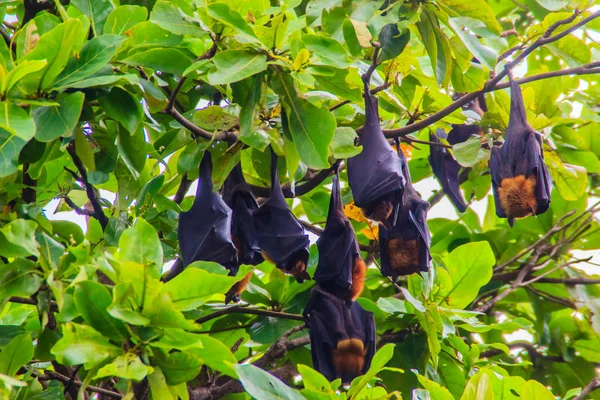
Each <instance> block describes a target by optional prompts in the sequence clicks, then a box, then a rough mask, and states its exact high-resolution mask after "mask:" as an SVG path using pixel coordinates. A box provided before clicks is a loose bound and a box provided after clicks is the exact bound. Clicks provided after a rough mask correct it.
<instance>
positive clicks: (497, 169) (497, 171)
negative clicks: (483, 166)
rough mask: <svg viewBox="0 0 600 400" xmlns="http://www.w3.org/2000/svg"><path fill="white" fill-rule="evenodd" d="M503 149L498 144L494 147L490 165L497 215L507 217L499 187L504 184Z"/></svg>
mask: <svg viewBox="0 0 600 400" xmlns="http://www.w3.org/2000/svg"><path fill="white" fill-rule="evenodd" d="M501 165H502V149H501V148H500V147H498V146H494V147H492V153H491V155H490V161H489V167H490V174H491V175H492V190H493V193H494V204H495V205H496V215H497V216H498V218H506V211H505V210H504V207H502V203H501V202H500V195H499V193H498V189H499V188H500V185H501V184H502V179H503V178H502V167H501Z"/></svg>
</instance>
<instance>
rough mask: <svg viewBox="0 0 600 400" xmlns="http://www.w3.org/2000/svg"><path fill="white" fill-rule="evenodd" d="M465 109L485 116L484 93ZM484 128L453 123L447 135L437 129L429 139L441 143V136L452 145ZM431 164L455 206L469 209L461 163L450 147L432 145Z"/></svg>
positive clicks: (460, 209)
mask: <svg viewBox="0 0 600 400" xmlns="http://www.w3.org/2000/svg"><path fill="white" fill-rule="evenodd" d="M463 109H465V110H472V111H475V112H476V113H477V114H479V115H480V116H483V114H484V112H485V111H487V106H486V104H485V98H484V96H483V95H481V96H479V97H477V98H476V99H475V100H473V101H472V102H470V103H467V104H466V105H465V106H464V107H463ZM481 134H482V129H481V127H479V126H477V125H466V124H462V125H452V130H451V131H450V132H449V133H448V134H447V135H446V133H445V132H444V131H443V130H442V129H438V130H437V135H434V134H432V133H431V134H429V140H430V141H431V142H434V143H440V140H439V138H443V139H446V140H447V141H448V143H449V144H450V145H455V144H457V143H462V142H466V141H467V140H468V139H469V138H470V137H471V136H473V135H481ZM429 164H430V165H431V170H432V171H433V174H434V175H435V177H436V178H437V180H438V181H439V182H440V185H441V186H442V190H443V191H444V193H445V194H446V196H448V198H449V199H450V201H451V202H452V204H454V207H456V209H457V210H458V211H459V212H461V213H462V212H465V211H466V210H467V203H466V202H465V199H464V197H463V195H462V193H461V191H460V181H459V172H460V169H461V165H460V164H459V163H458V162H457V161H456V160H455V159H454V157H452V154H450V152H449V151H448V149H446V148H444V147H441V146H431V147H430V153H429Z"/></svg>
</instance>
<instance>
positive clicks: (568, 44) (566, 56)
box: [548, 35, 592, 67]
mask: <svg viewBox="0 0 600 400" xmlns="http://www.w3.org/2000/svg"><path fill="white" fill-rule="evenodd" d="M548 48H549V49H550V50H551V51H552V52H553V53H554V54H556V55H557V56H559V57H560V58H562V59H563V60H565V61H566V63H567V65H569V66H570V67H578V66H580V65H582V64H587V63H589V62H590V61H591V58H592V52H591V50H590V48H589V46H588V45H587V44H586V43H585V42H584V41H583V40H581V39H579V38H577V37H575V36H573V35H568V36H565V37H564V38H562V39H560V40H559V41H557V42H553V43H549V44H548Z"/></svg>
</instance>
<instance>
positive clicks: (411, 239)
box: [379, 147, 431, 279]
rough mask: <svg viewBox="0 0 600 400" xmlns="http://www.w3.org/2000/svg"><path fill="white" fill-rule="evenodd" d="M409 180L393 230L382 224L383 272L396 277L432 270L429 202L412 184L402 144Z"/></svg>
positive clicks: (380, 233)
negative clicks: (428, 220)
mask: <svg viewBox="0 0 600 400" xmlns="http://www.w3.org/2000/svg"><path fill="white" fill-rule="evenodd" d="M398 155H399V156H400V157H401V158H402V163H403V165H404V168H403V169H404V171H405V176H407V177H408V183H407V185H406V187H405V188H404V192H403V194H402V200H401V201H399V202H397V203H396V205H395V209H394V216H393V219H392V227H391V229H387V228H386V227H385V226H383V225H379V252H380V256H381V273H382V274H383V275H385V276H391V277H393V279H396V277H398V276H403V275H410V274H413V273H415V272H419V273H420V272H427V271H429V263H430V261H431V254H430V252H429V245H430V240H431V237H430V236H431V235H430V233H429V228H428V227H427V210H428V209H429V203H428V202H426V201H425V200H422V199H421V197H420V196H419V195H418V193H417V192H416V191H415V190H414V188H413V186H412V184H411V183H410V173H409V171H408V164H407V162H406V157H404V155H403V153H402V150H400V147H398Z"/></svg>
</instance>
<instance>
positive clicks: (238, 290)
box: [225, 271, 252, 304]
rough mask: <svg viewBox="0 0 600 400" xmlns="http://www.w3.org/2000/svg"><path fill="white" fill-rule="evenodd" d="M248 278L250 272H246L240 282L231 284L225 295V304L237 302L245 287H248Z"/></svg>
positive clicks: (250, 276)
mask: <svg viewBox="0 0 600 400" xmlns="http://www.w3.org/2000/svg"><path fill="white" fill-rule="evenodd" d="M250 278H252V271H250V272H248V273H247V274H246V276H244V278H243V279H242V280H240V281H237V282H236V283H234V284H233V286H232V287H231V289H229V290H228V291H227V293H226V294H225V304H227V303H229V302H230V301H235V302H237V301H239V298H240V294H242V292H243V291H244V290H245V289H246V285H248V282H250Z"/></svg>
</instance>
